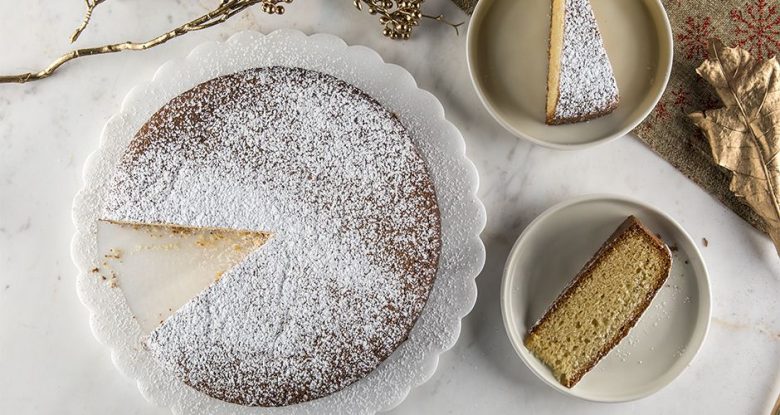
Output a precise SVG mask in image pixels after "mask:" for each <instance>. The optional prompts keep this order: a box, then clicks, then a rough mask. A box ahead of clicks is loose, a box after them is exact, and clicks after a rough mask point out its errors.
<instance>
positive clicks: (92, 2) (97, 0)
mask: <svg viewBox="0 0 780 415" xmlns="http://www.w3.org/2000/svg"><path fill="white" fill-rule="evenodd" d="M104 1H106V0H84V2H86V3H87V11H86V12H84V19H82V20H81V24H80V25H79V27H77V28H76V31H75V32H73V34H72V35H71V36H70V43H73V42H75V41H76V40H77V39H78V38H79V36H81V32H83V31H84V29H86V28H87V25H88V24H89V21H90V20H91V19H92V12H93V11H94V10H95V7H97V6H99V5H100V4H101V3H103V2H104Z"/></svg>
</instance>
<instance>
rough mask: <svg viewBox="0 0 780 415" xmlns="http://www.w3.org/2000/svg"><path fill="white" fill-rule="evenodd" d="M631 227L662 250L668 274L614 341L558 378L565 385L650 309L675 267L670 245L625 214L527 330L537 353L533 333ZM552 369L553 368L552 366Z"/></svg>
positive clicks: (573, 381)
mask: <svg viewBox="0 0 780 415" xmlns="http://www.w3.org/2000/svg"><path fill="white" fill-rule="evenodd" d="M632 229H635V230H636V231H638V232H641V233H642V234H644V235H645V236H646V237H648V240H649V241H650V242H651V244H652V245H653V247H654V248H655V249H656V250H657V252H658V253H659V254H661V256H662V257H663V258H664V259H665V264H664V268H665V269H666V275H664V277H663V278H660V279H658V281H657V282H656V285H655V286H654V287H653V288H652V289H651V290H650V291H649V292H648V294H647V295H646V296H645V299H644V301H643V302H642V303H641V304H640V305H639V306H638V307H636V309H635V313H634V314H633V315H631V316H630V317H629V319H628V321H627V322H626V323H625V324H624V325H623V326H622V327H621V329H620V331H619V332H618V333H617V335H616V336H615V337H614V338H613V339H612V341H610V342H608V343H606V344H605V345H604V346H603V347H602V348H601V350H599V352H598V353H597V354H596V356H595V357H594V358H593V359H591V361H590V362H588V364H586V365H585V366H584V367H583V368H582V369H581V370H579V371H578V372H576V373H574V374H573V375H572V376H571V377H570V378H563V377H561V378H558V379H557V380H558V381H559V382H560V383H561V384H562V385H563V386H565V387H567V388H572V387H574V385H576V384H577V383H578V382H579V381H580V380H581V379H582V377H583V376H585V374H586V373H588V372H589V371H590V370H591V369H593V367H594V366H596V364H597V363H598V362H599V361H601V359H602V358H604V356H606V355H607V353H609V352H610V351H611V350H612V349H613V348H615V346H617V345H618V343H620V341H621V340H623V338H625V337H626V336H627V335H628V333H629V331H630V330H631V329H632V328H633V327H634V326H635V325H636V323H637V321H639V318H640V317H641V316H642V314H644V312H645V311H646V310H647V308H648V307H649V305H650V302H651V301H652V300H653V298H655V295H656V294H657V293H658V290H660V289H661V287H663V285H664V283H665V282H666V280H667V278H668V277H669V274H670V272H671V268H672V252H671V250H670V249H669V247H668V246H667V245H666V244H665V243H664V242H663V241H662V240H661V238H660V237H659V236H657V235H656V234H654V233H653V232H651V231H650V230H649V229H648V228H647V227H646V226H645V225H644V224H643V223H642V222H640V221H639V219H637V218H636V217H635V216H634V215H631V216H629V217H628V218H626V219H625V220H624V221H623V222H622V223H621V224H620V226H618V228H617V229H615V231H614V232H613V233H612V234H611V235H610V236H609V238H607V240H606V241H605V242H604V243H603V244H602V245H601V247H600V248H599V250H598V251H597V252H596V253H595V254H594V255H593V257H591V259H590V260H588V262H587V263H585V266H583V268H582V270H581V271H580V272H579V273H577V275H576V276H575V277H574V278H573V279H572V281H571V283H569V285H568V286H567V287H566V288H565V289H564V290H563V292H562V293H561V294H560V295H559V296H558V297H557V298H556V299H555V301H554V302H553V303H552V304H551V305H550V307H549V308H548V309H547V311H545V313H544V316H543V317H542V318H541V319H539V321H537V322H536V324H534V326H533V327H531V329H530V330H529V331H528V333H527V334H526V336H525V338H524V340H523V343H524V345H525V346H526V347H528V348H529V351H531V352H532V353H534V351H533V350H531V348H530V346H529V341H530V339H531V337H532V336H535V335H536V333H537V331H538V330H539V329H540V328H541V327H542V326H543V325H544V324H545V323H546V322H547V321H548V320H549V319H550V318H551V316H552V314H553V313H554V312H555V310H556V309H557V308H558V307H559V306H560V304H561V303H562V302H563V301H565V300H566V299H567V298H569V297H570V296H571V295H572V293H573V292H574V291H575V290H576V289H577V287H578V286H579V285H580V284H581V283H582V282H583V281H585V280H586V279H587V278H589V277H590V276H591V273H592V272H593V270H594V268H595V266H596V264H597V263H598V261H599V260H600V259H601V258H602V256H604V255H606V254H607V253H608V252H609V251H610V250H612V249H614V248H615V246H616V245H617V244H619V243H620V242H621V241H622V240H624V239H626V238H628V237H629V236H630V232H631V230H632ZM534 354H536V353H534ZM551 369H552V368H551Z"/></svg>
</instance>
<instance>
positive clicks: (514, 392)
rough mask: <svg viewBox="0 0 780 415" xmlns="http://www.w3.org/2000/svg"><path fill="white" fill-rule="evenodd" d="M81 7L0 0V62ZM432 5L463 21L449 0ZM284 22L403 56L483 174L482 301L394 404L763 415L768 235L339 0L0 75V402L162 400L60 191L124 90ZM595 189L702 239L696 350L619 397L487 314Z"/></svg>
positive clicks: (446, 34)
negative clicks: (640, 392) (103, 333)
mask: <svg viewBox="0 0 780 415" xmlns="http://www.w3.org/2000/svg"><path fill="white" fill-rule="evenodd" d="M214 3H216V0H213V1H212V0H208V1H207V0H198V1H191V2H185V1H129V0H114V1H111V2H108V3H106V5H104V6H103V7H102V8H100V9H98V12H96V15H95V21H94V23H93V25H92V26H91V27H90V28H89V29H88V30H87V32H85V34H84V35H83V37H82V39H81V40H80V43H79V44H80V45H92V44H98V43H102V42H107V41H116V40H125V39H126V38H131V39H142V38H146V37H150V36H152V35H156V34H157V33H158V32H162V31H163V30H164V29H166V28H168V27H170V26H171V25H172V24H173V23H176V22H181V21H184V20H185V19H186V18H190V17H194V16H195V15H196V14H200V13H202V12H203V11H204V10H206V9H207V7H209V6H210V5H213V4H214ZM82 6H83V2H79V1H75V0H73V1H68V2H65V1H55V2H52V1H43V0H28V1H24V2H19V1H12V0H0V10H3V12H4V13H3V17H2V26H0V73H10V72H17V71H23V70H28V69H31V68H34V67H38V66H43V65H44V64H45V63H47V62H48V60H49V59H50V58H52V57H54V56H55V55H57V54H59V53H60V52H61V51H63V50H65V49H66V48H67V47H68V43H67V38H68V36H69V35H70V32H71V31H72V29H73V28H74V26H75V25H76V24H77V23H78V22H79V20H80V18H81V13H82ZM426 8H427V12H428V13H430V14H438V13H439V11H441V12H443V13H445V14H447V15H448V16H449V17H450V18H451V19H453V20H458V19H462V18H464V17H463V15H462V14H461V13H460V12H459V10H458V9H457V8H455V7H454V6H452V5H451V4H449V3H448V2H447V1H446V0H429V1H426ZM282 27H292V28H296V29H300V30H302V31H304V32H307V33H314V32H327V33H332V34H335V35H338V36H340V37H342V38H343V39H344V40H346V41H347V43H350V44H363V45H367V46H369V47H371V48H374V49H375V50H377V51H378V52H379V53H380V54H381V55H382V57H383V58H384V59H385V60H386V61H388V62H391V63H395V64H398V65H401V66H403V67H405V68H406V69H407V70H409V72H411V73H412V75H414V77H415V78H416V79H417V82H418V83H419V84H420V86H421V87H422V88H424V89H427V90H428V91H430V92H432V93H433V94H434V95H436V96H437V97H438V98H439V100H441V102H442V104H443V105H444V108H445V111H446V113H447V117H448V118H449V119H450V120H451V121H452V122H453V123H454V124H455V125H456V126H457V127H458V128H459V129H460V130H461V132H462V133H463V135H464V137H465V139H466V143H467V152H468V155H469V156H470V157H471V159H472V160H473V161H474V163H475V164H476V166H477V169H478V170H479V173H480V177H481V188H480V191H479V195H480V197H481V198H482V201H483V202H484V204H485V207H486V208H487V214H488V222H487V228H486V229H485V232H484V233H483V240H484V242H485V245H486V248H487V263H486V266H485V269H484V271H483V272H482V274H481V275H480V276H479V278H478V279H477V283H478V287H479V298H478V300H477V304H476V306H475V307H474V310H473V311H472V312H471V314H470V315H469V316H468V317H467V318H466V319H465V320H464V322H463V331H462V334H461V337H460V339H459V340H458V343H457V344H456V345H455V347H454V348H453V349H452V350H451V351H449V352H447V353H445V354H444V355H443V356H442V358H441V360H440V362H439V368H438V370H437V372H436V373H435V374H434V376H433V377H432V378H431V379H430V380H429V381H428V382H427V383H425V384H424V385H423V386H421V387H418V388H416V389H414V390H412V392H411V393H410V395H409V397H408V398H407V399H406V401H404V402H403V403H402V404H401V405H400V406H399V407H397V408H395V409H394V410H393V411H391V413H393V414H414V413H430V414H450V413H451V414H472V413H495V414H503V413H531V414H546V413H551V414H552V413H555V414H558V413H585V414H613V413H614V414H622V413H636V414H659V413H660V414H688V413H713V414H748V413H749V414H759V413H767V411H768V409H769V408H770V407H771V405H772V404H773V403H774V400H775V397H776V396H777V394H778V393H780V319H778V317H780V302H779V301H777V298H778V296H777V294H778V293H780V260H778V258H777V255H776V253H775V251H774V248H773V247H772V246H771V244H770V242H769V240H768V239H767V238H766V237H765V236H763V235H762V234H760V233H759V232H757V231H755V230H754V229H753V228H751V227H750V226H749V225H747V224H746V223H745V222H743V221H742V220H741V219H740V218H738V217H737V216H736V215H734V214H733V213H731V212H730V211H729V210H727V209H726V208H725V207H723V206H722V205H721V204H719V203H718V202H717V201H716V200H714V199H713V198H712V197H710V196H709V195H708V194H707V193H706V192H704V191H703V190H701V189H700V188H698V187H697V186H696V185H694V184H693V183H692V182H690V181H689V180H688V179H686V178H685V177H684V176H683V175H682V174H680V173H679V172H677V171H676V170H675V169H674V168H672V167H671V166H670V165H669V164H667V163H666V162H665V161H663V160H662V159H660V158H659V157H658V156H656V155H655V154H654V153H652V152H651V151H650V150H649V149H647V148H646V147H645V146H644V145H642V144H641V143H640V142H638V141H637V140H635V139H634V138H632V137H630V136H629V137H623V138H621V139H619V140H616V141H614V142H612V143H610V144H607V145H603V146H600V147H597V148H594V149H590V150H585V151H578V152H558V151H551V150H547V149H544V148H540V147H536V146H533V145H530V144H529V143H527V142H523V141H520V140H518V139H516V138H515V137H513V136H512V135H510V134H509V133H507V132H506V131H504V130H503V129H502V128H501V127H500V126H499V125H498V124H497V123H496V122H495V121H494V120H493V119H492V118H491V117H490V115H489V114H488V113H487V112H486V111H485V109H483V107H482V105H481V104H480V102H479V99H478V98H477V95H476V94H475V92H474V90H473V88H472V86H471V83H470V81H469V78H468V72H467V69H466V57H465V43H466V38H465V36H464V35H463V34H461V35H460V36H456V35H455V33H454V31H453V30H452V29H451V28H449V27H447V26H445V25H441V24H437V23H435V22H430V21H426V22H424V23H423V26H422V28H421V29H419V31H418V32H417V33H416V36H415V37H414V39H413V40H411V41H408V42H404V43H400V42H393V41H390V40H386V39H384V38H383V37H382V36H381V35H380V34H379V26H378V23H377V22H376V20H375V17H372V16H369V15H367V14H360V13H358V12H357V11H355V10H354V9H353V6H352V2H351V1H348V0H339V1H336V0H327V1H319V2H312V1H303V0H299V1H296V2H294V3H293V4H291V5H289V6H288V11H287V13H286V14H285V15H284V16H260V15H259V14H255V13H246V14H245V15H243V16H239V17H236V18H235V19H234V20H232V21H230V22H228V23H226V24H224V25H221V26H218V27H215V28H212V29H210V30H207V31H203V32H200V33H195V34H190V35H187V36H186V37H184V38H181V39H178V40H175V41H173V42H170V43H168V44H166V45H163V46H161V47H159V48H155V49H152V50H149V51H145V52H141V53H133V52H130V53H124V54H118V55H112V56H104V57H90V58H85V59H82V60H78V61H76V62H74V63H72V64H70V65H68V66H66V67H63V68H62V71H61V72H60V73H58V74H57V75H56V76H54V77H53V78H50V79H48V80H44V81H42V82H39V83H33V84H27V85H6V86H0V413H5V414H51V413H57V414H106V413H113V414H165V413H168V411H167V410H163V409H160V408H155V407H154V406H152V405H151V404H149V403H147V401H146V400H145V399H144V398H143V397H142V396H141V394H140V393H139V391H138V390H137V388H136V387H135V385H134V384H133V382H132V381H130V380H128V379H126V378H124V377H123V376H121V375H120V374H119V373H118V372H117V371H116V370H115V369H114V367H113V365H112V363H111V357H110V355H109V353H108V350H107V349H106V348H105V347H103V346H101V345H100V344H98V343H97V342H96V341H95V339H94V338H93V337H92V334H91V332H90V328H89V324H88V321H87V311H86V309H85V308H84V307H83V306H82V305H81V304H80V302H79V300H78V298H77V296H76V290H75V275H76V269H75V267H74V265H73V264H72V263H71V260H70V240H71V237H72V236H73V232H74V228H73V225H72V223H71V203H72V199H73V196H74V194H75V193H76V192H77V190H78V189H79V188H80V187H81V168H82V165H83V163H84V160H85V158H86V157H87V155H88V154H89V153H90V152H92V151H93V150H94V149H95V148H96V147H97V145H98V137H99V135H100V130H101V128H102V127H103V124H104V123H105V121H106V120H107V119H108V118H109V117H110V116H111V115H112V114H113V113H115V112H116V111H117V109H118V108H119V106H120V104H121V101H122V98H123V97H124V95H125V94H126V93H127V92H128V90H129V89H130V88H131V87H133V86H134V85H136V84H138V83H140V82H144V81H146V80H148V79H150V78H151V76H152V74H153V73H154V71H155V70H156V68H157V67H158V66H160V65H161V64H162V63H164V62H165V61H167V60H169V59H171V58H175V57H180V56H183V55H185V54H186V53H187V52H188V51H189V50H191V49H192V48H193V47H194V46H196V45H197V44H199V43H201V42H203V41H206V40H223V39H226V38H227V37H228V36H230V35H231V34H233V33H235V32H236V31H239V30H243V29H256V30H260V31H271V30H273V29H277V28H282ZM596 192H611V193H616V194H624V195H630V196H632V197H635V198H638V199H641V200H643V201H645V202H648V203H650V204H652V205H654V206H656V207H658V208H659V209H661V210H663V211H665V212H667V213H669V214H670V215H671V216H673V217H674V218H675V219H677V220H678V221H679V222H680V223H681V224H682V225H683V226H684V227H685V228H686V229H687V230H688V232H689V233H690V234H691V236H692V237H693V238H694V239H695V240H696V241H698V242H699V243H700V248H701V250H702V253H703V255H704V259H705V262H706V263H707V266H708V267H709V270H710V274H711V283H712V290H713V291H712V294H713V300H714V301H713V321H712V326H711V330H710V333H709V336H708V338H707V340H706V342H705V344H704V346H703V348H702V350H701V352H700V354H699V355H698V356H697V358H696V359H695V360H694V361H693V363H692V364H691V365H690V367H689V368H688V370H687V371H685V372H684V373H683V374H682V376H680V377H679V378H678V379H677V380H675V381H674V382H673V383H672V384H671V385H669V386H668V387H666V388H665V389H663V390H662V391H660V392H659V393H657V394H655V395H653V396H651V397H648V398H646V399H642V400H640V401H637V402H631V403H625V404H596V403H590V402H584V401H579V400H576V399H574V398H569V397H566V396H563V395H561V394H559V393H558V392H555V391H554V390H552V389H551V388H549V387H547V386H546V385H544V384H543V383H542V382H541V381H539V380H537V379H536V377H535V376H534V375H533V374H532V373H531V372H530V371H529V370H528V369H527V368H526V367H525V366H524V365H523V363H522V362H521V361H520V359H519V358H518V357H517V356H516V355H515V353H514V351H513V350H512V347H511V345H510V344H509V341H508V340H507V337H506V335H505V333H504V329H503V325H502V321H501V313H500V310H499V286H500V281H501V272H502V269H503V265H504V262H505V260H506V257H507V254H508V252H509V249H510V248H511V246H512V244H513V242H514V240H515V239H516V238H517V236H518V235H519V234H520V232H521V231H522V230H523V228H524V227H525V226H526V225H528V223H529V222H530V221H531V220H532V219H533V218H534V217H535V216H536V215H538V214H539V213H541V212H542V211H543V210H544V209H545V208H547V207H549V206H551V205H552V204H554V203H556V202H559V201H562V200H565V199H567V198H570V197H572V196H576V195H581V194H586V193H596ZM704 238H706V239H707V241H708V242H709V243H708V244H706V245H705V243H704Z"/></svg>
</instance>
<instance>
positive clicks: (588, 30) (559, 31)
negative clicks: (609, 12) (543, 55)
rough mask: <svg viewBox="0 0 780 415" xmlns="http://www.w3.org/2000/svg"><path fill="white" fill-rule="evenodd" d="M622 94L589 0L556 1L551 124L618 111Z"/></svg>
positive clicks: (548, 119) (548, 117)
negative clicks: (619, 91)
mask: <svg viewBox="0 0 780 415" xmlns="http://www.w3.org/2000/svg"><path fill="white" fill-rule="evenodd" d="M618 101H619V93H618V87H617V82H616V81H615V76H614V73H613V71H612V64H611V63H610V61H609V57H608V56H607V51H606V49H605V48H604V42H603V40H602V38H601V33H600V32H599V28H598V24H597V22H596V17H595V15H594V14H593V9H592V8H591V5H590V1H589V0H552V11H551V22H550V44H549V66H548V74H547V105H546V122H547V123H548V124H565V123H571V122H578V121H585V120H589V119H592V118H596V117H600V116H603V115H606V114H608V113H610V112H612V111H613V110H614V109H615V108H617V104H618Z"/></svg>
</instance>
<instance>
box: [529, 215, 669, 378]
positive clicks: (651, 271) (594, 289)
mask: <svg viewBox="0 0 780 415" xmlns="http://www.w3.org/2000/svg"><path fill="white" fill-rule="evenodd" d="M671 265H672V255H671V251H670V250H669V248H668V247H667V246H666V244H665V243H664V242H663V241H662V240H661V239H660V238H659V237H657V236H656V235H654V234H653V233H652V232H651V231H650V230H648V229H647V228H646V227H645V226H644V225H643V224H642V223H641V222H640V221H639V219H637V218H636V217H634V216H629V217H628V218H627V219H626V220H625V221H623V223H622V224H621V225H620V226H619V227H618V228H617V229H616V230H615V232H613V233H612V235H611V236H610V237H609V238H608V239H607V241H606V242H604V244H603V245H602V246H601V248H599V250H598V251H597V252H596V254H595V255H594V256H593V257H592V258H591V259H590V260H589V261H588V262H587V263H586V264H585V266H584V267H583V268H582V270H581V271H580V272H579V273H578V274H577V275H576V276H575V277H574V279H573V280H572V282H571V283H570V284H569V285H568V287H567V288H565V289H564V290H563V292H562V293H561V294H560V295H559V296H558V298H557V299H556V300H555V301H554V302H553V304H552V305H551V306H550V308H549V309H548V310H547V312H546V313H545V314H544V316H543V317H542V318H541V319H540V320H539V321H538V322H537V323H536V324H535V325H534V326H533V327H532V328H531V329H530V330H529V331H528V333H527V334H526V337H525V339H524V344H525V346H526V347H527V348H528V350H529V351H530V352H531V353H533V354H534V355H535V356H536V357H537V358H538V359H539V360H541V361H542V362H543V363H544V364H545V365H547V366H548V367H549V368H550V369H551V370H552V372H553V376H554V377H555V378H556V379H557V380H558V382H560V383H561V384H562V385H563V386H565V387H567V388H571V387H573V386H574V385H576V384H577V382H579V381H580V380H581V379H582V377H583V376H584V375H585V374H586V373H588V371H590V370H591V369H592V368H593V367H594V366H595V365H596V364H597V363H598V362H599V361H600V360H601V359H602V358H603V357H604V356H606V354H607V353H608V352H609V351H610V350H612V349H613V348H614V347H615V346H616V345H617V344H618V343H619V342H620V341H621V340H622V339H623V338H624V337H625V336H626V335H627V334H628V332H629V330H631V328H632V327H634V325H635V324H636V323H637V321H638V320H639V318H640V317H641V316H642V314H643V313H644V312H645V310H646V309H647V308H648V306H649V305H650V302H651V301H652V299H653V298H654V297H655V295H656V293H657V292H658V290H659V289H660V288H661V287H662V286H663V284H664V282H665V281H666V279H667V278H668V276H669V272H670V270H671Z"/></svg>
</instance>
